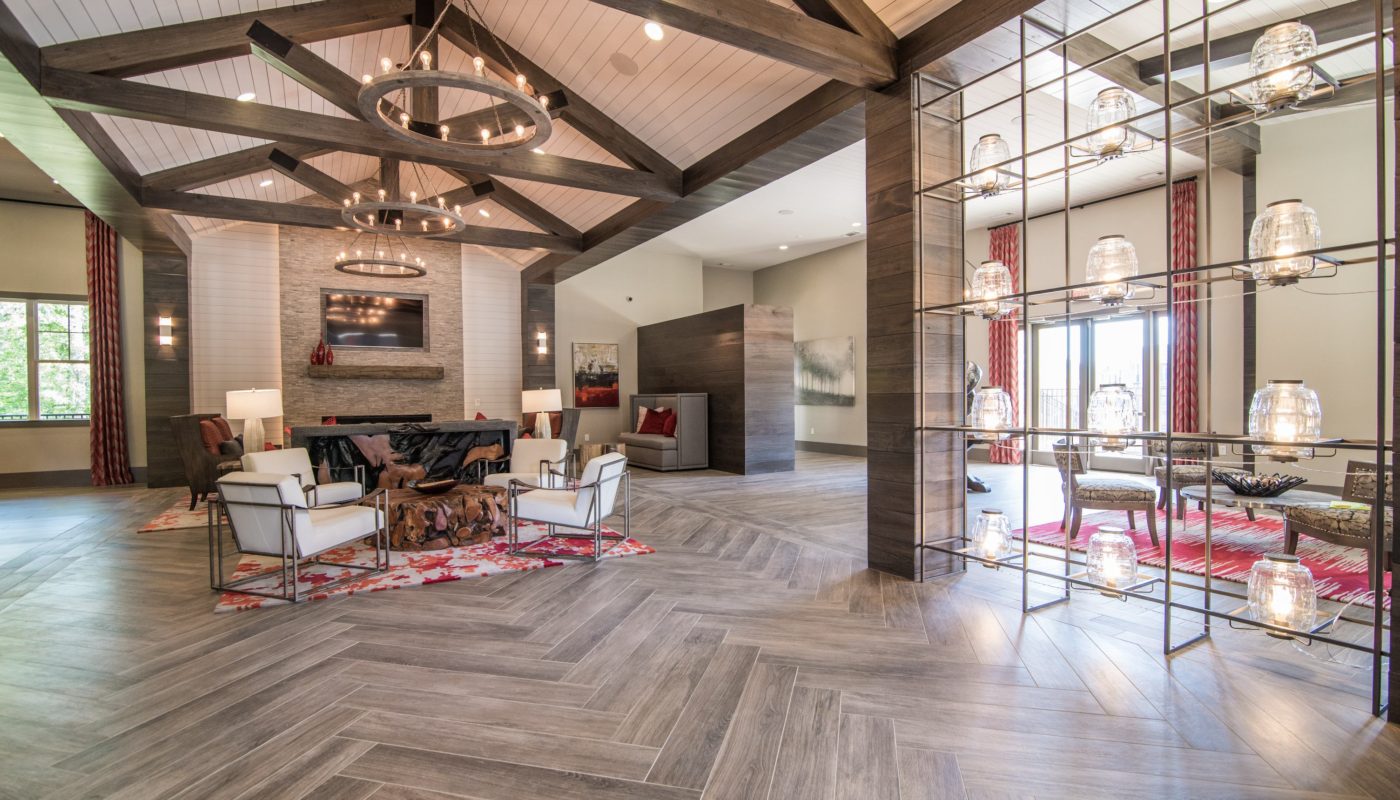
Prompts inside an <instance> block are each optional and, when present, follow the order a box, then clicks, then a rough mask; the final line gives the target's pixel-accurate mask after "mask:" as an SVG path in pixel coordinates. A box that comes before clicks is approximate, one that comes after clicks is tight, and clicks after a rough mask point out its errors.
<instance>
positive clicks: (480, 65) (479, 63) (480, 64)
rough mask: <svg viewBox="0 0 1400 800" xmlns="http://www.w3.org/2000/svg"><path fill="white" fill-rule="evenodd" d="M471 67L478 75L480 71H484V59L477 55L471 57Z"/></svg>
mask: <svg viewBox="0 0 1400 800" xmlns="http://www.w3.org/2000/svg"><path fill="white" fill-rule="evenodd" d="M472 68H473V69H475V70H476V74H478V75H480V74H481V73H483V72H485V71H486V59H484V58H482V57H481V56H477V57H475V58H473V59H472Z"/></svg>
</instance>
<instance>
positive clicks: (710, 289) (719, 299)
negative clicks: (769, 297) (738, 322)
mask: <svg viewBox="0 0 1400 800" xmlns="http://www.w3.org/2000/svg"><path fill="white" fill-rule="evenodd" d="M703 278H704V282H705V308H704V310H705V311H714V310H715V309H717V308H729V307H730V306H747V305H752V304H753V302H754V299H753V273H752V272H750V271H748V270H742V269H727V268H725V267H705V269H704V274H703Z"/></svg>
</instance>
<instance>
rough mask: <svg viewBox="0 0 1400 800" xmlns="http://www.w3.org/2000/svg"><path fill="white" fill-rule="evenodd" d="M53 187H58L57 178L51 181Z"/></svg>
mask: <svg viewBox="0 0 1400 800" xmlns="http://www.w3.org/2000/svg"><path fill="white" fill-rule="evenodd" d="M53 185H54V186H57V185H58V178H54V179H53Z"/></svg>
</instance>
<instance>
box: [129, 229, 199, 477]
mask: <svg viewBox="0 0 1400 800" xmlns="http://www.w3.org/2000/svg"><path fill="white" fill-rule="evenodd" d="M141 268H142V292H143V296H144V314H145V317H146V319H145V324H144V325H143V326H142V330H143V331H144V335H145V337H146V483H147V485H149V486H151V487H159V486H181V485H183V484H184V482H185V469H184V466H183V465H182V464H181V463H180V453H179V451H178V450H177V449H176V447H175V439H174V437H173V436H172V435H171V433H170V418H171V417H173V416H175V415H177V414H188V413H190V282H189V259H188V258H186V257H185V256H183V255H179V254H161V253H149V252H148V253H143V254H142V259H141ZM162 316H168V317H170V318H171V322H173V323H174V324H173V326H172V333H173V335H174V342H175V343H174V345H173V346H166V347H162V346H161V345H160V344H159V343H158V342H159V341H160V340H159V339H158V338H157V337H158V336H159V335H160V332H159V326H158V325H157V321H158V319H159V318H160V317H162Z"/></svg>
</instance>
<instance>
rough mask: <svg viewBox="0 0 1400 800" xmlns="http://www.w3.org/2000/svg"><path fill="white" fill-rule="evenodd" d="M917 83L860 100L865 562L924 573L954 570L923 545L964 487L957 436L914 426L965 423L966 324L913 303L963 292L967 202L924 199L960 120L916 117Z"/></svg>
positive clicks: (945, 530)
mask: <svg viewBox="0 0 1400 800" xmlns="http://www.w3.org/2000/svg"><path fill="white" fill-rule="evenodd" d="M914 80H915V79H905V80H902V81H900V82H899V83H897V84H895V85H894V86H892V87H890V88H889V89H887V90H885V91H884V92H881V93H879V94H872V95H870V96H869V97H868V98H867V100H866V103H865V109H866V116H865V120H866V151H865V152H866V180H865V185H866V218H867V225H868V232H869V233H868V235H869V238H868V240H867V242H866V250H867V261H866V336H867V339H866V341H867V353H866V386H867V401H868V404H869V405H868V411H867V423H866V430H867V441H868V444H867V449H868V458H869V462H868V463H869V490H868V501H869V507H868V511H867V521H868V539H867V559H868V561H869V564H870V566H871V567H874V568H875V569H879V570H883V571H886V572H890V573H893V574H896V575H900V576H903V577H907V578H911V579H914V580H919V579H922V578H923V577H924V576H925V575H933V574H941V573H943V572H947V571H949V570H951V569H954V568H955V561H954V560H953V559H951V558H948V557H946V556H939V555H937V554H925V555H923V557H922V558H921V556H920V554H921V552H922V551H921V550H920V547H919V545H920V544H922V542H923V541H925V540H927V541H933V540H936V539H941V538H944V537H946V536H950V535H953V534H955V533H957V532H958V530H959V529H960V526H961V518H962V513H963V503H964V491H965V489H964V484H963V473H962V464H963V458H964V452H963V447H962V443H961V441H960V439H959V437H957V436H955V435H952V434H947V433H933V432H928V431H920V430H919V428H920V427H921V425H929V424H939V423H943V424H946V423H957V422H959V421H961V413H962V406H963V402H964V400H963V388H962V380H963V379H962V374H963V356H962V327H961V326H962V323H961V321H960V320H959V319H958V318H957V317H934V316H927V317H926V318H925V320H924V322H923V325H922V330H920V324H919V318H918V316H917V315H916V314H915V309H916V308H918V307H919V305H920V303H923V304H926V305H927V304H932V303H940V302H954V301H956V300H958V299H960V298H961V296H962V216H961V214H962V209H961V206H960V205H959V204H958V203H956V202H947V201H937V200H930V199H921V198H920V196H919V191H918V190H919V187H920V185H921V184H922V185H923V186H927V185H930V184H932V183H936V182H938V181H939V180H945V179H947V178H948V177H953V176H954V175H955V174H956V171H957V169H958V165H959V164H960V163H961V156H960V153H961V150H960V147H959V141H958V135H959V134H958V126H957V125H956V123H953V122H943V121H940V120H938V119H935V118H931V117H929V116H928V115H927V114H925V115H923V117H924V119H923V120H922V121H921V120H920V118H919V117H920V115H917V114H916V111H915V85H914ZM948 116H949V117H950V118H951V116H952V115H948ZM920 148H922V150H923V158H922V159H920V157H919V152H920ZM921 161H922V165H921V164H920V162H921ZM921 167H922V171H923V175H922V176H921V175H920V169H921ZM921 366H922V370H921V369H920V367H921ZM921 372H922V375H923V383H922V385H921V384H920V381H919V378H920V373H921Z"/></svg>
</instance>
